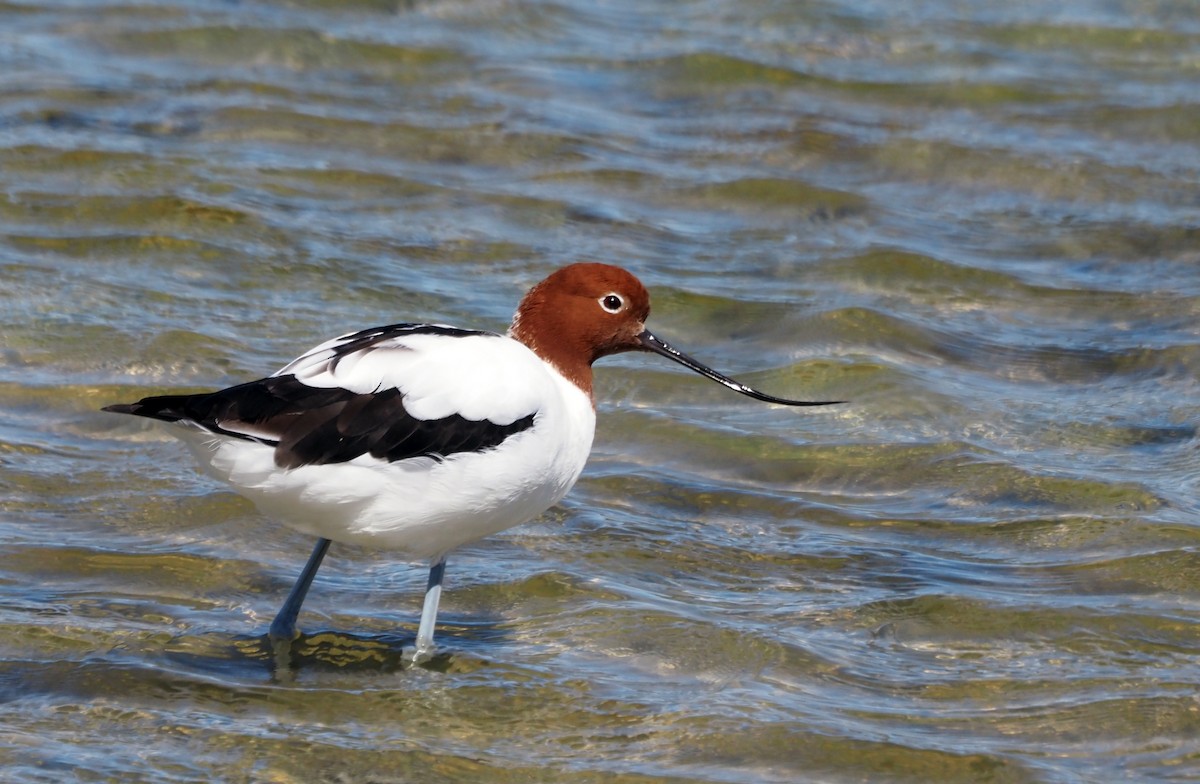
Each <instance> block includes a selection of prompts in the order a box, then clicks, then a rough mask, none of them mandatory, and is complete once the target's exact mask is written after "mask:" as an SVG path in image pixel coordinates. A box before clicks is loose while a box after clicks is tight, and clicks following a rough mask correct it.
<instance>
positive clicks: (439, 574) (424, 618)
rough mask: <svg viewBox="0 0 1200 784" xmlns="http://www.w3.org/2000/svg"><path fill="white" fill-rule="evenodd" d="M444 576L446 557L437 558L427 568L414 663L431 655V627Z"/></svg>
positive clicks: (434, 621)
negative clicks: (427, 579)
mask: <svg viewBox="0 0 1200 784" xmlns="http://www.w3.org/2000/svg"><path fill="white" fill-rule="evenodd" d="M445 576H446V559H445V557H442V558H439V559H438V560H437V562H436V563H435V564H434V565H433V566H432V567H431V568H430V569H429V583H428V584H427V586H426V588H425V606H424V607H422V608H421V623H420V625H419V626H417V643H416V646H415V647H414V650H413V652H412V657H411V658H412V661H413V663H414V664H420V663H421V662H423V661H425V660H426V659H429V658H430V657H431V656H433V648H434V645H433V627H434V625H435V624H436V623H437V613H438V602H439V601H441V598H442V578H443V577H445Z"/></svg>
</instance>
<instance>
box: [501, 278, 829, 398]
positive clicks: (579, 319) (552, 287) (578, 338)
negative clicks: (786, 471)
mask: <svg viewBox="0 0 1200 784" xmlns="http://www.w3.org/2000/svg"><path fill="white" fill-rule="evenodd" d="M649 316H650V294H649V293H648V292H647V291H646V287H645V286H643V285H642V282H641V281H640V280H638V279H637V278H635V277H634V276H633V275H632V274H630V273H629V272H626V271H625V270H623V269H621V268H620V267H614V266H611V265H609V264H588V263H580V264H571V265H569V266H566V267H563V268H562V269H560V270H558V271H557V272H555V273H554V274H552V275H551V276H550V277H548V278H546V279H545V280H543V281H542V282H541V283H539V284H537V285H536V286H534V287H533V288H532V289H530V290H529V293H528V294H526V295H525V298H524V299H523V300H521V304H520V306H519V307H518V308H517V313H516V315H515V316H514V317H513V323H512V326H511V327H509V330H508V334H509V335H510V336H512V337H513V338H515V339H516V340H519V341H520V342H522V343H524V344H525V345H526V346H528V347H529V348H530V349H532V350H533V352H534V353H535V354H537V355H538V356H539V357H541V358H542V359H543V360H545V361H546V362H549V363H550V364H551V365H553V366H554V367H555V368H556V369H557V370H558V372H560V373H562V374H563V376H565V377H566V378H567V380H569V381H571V382H573V383H574V384H575V385H576V386H578V387H579V388H580V389H582V390H583V391H584V392H585V393H587V394H588V395H589V396H591V394H592V363H593V362H595V361H596V360H597V359H600V358H601V357H606V356H608V355H610V354H620V353H621V352H623V351H651V352H653V353H655V354H658V355H660V356H664V357H666V358H667V359H670V360H672V361H673V362H678V363H679V364H681V365H683V366H684V367H686V368H688V369H689V370H692V371H694V372H696V373H699V374H700V375H702V376H705V377H706V378H710V379H712V380H713V381H716V382H717V383H719V384H722V385H724V386H726V387H729V388H730V389H732V390H734V391H735V392H739V393H741V394H743V395H748V396H749V397H753V398H755V399H757V400H764V401H767V402H769V403H780V404H782V405H788V406H822V405H828V404H829V403H832V402H837V401H822V402H805V401H800V400H788V399H786V398H781V397H775V396H774V395H768V394H765V393H763V392H759V391H758V390H756V389H752V388H750V387H748V386H746V385H745V384H742V383H741V382H739V381H734V380H733V379H732V378H729V377H728V376H725V375H722V374H721V373H718V372H717V371H715V370H713V369H712V368H710V367H708V366H707V365H705V364H703V363H701V362H699V361H697V360H695V359H692V358H691V357H689V356H688V355H687V354H684V353H683V352H682V351H679V350H678V349H676V348H674V347H673V346H671V345H670V344H669V343H667V342H666V341H663V340H660V339H659V338H657V337H655V336H654V335H653V334H652V333H651V332H650V330H648V329H646V319H647V318H648V317H649Z"/></svg>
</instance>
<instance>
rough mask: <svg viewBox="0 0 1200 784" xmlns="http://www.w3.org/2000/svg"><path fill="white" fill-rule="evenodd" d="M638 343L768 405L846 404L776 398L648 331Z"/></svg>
mask: <svg viewBox="0 0 1200 784" xmlns="http://www.w3.org/2000/svg"><path fill="white" fill-rule="evenodd" d="M638 342H639V343H641V345H642V348H644V349H645V350H646V351H653V352H654V353H655V354H660V355H662V356H664V357H666V358H667V359H671V360H674V361H676V362H678V363H679V364H681V365H683V366H684V367H685V368H688V369H689V370H694V371H695V372H697V373H699V374H700V375H702V376H704V377H705V378H711V379H712V380H713V381H716V382H717V383H718V384H722V385H724V386H727V387H729V388H730V389H732V390H733V391H734V392H740V393H742V394H743V395H746V396H747V397H752V398H754V399H755V400H764V401H766V402H768V403H778V404H779V405H781V406H832V405H836V404H838V403H842V402H845V401H842V400H820V401H811V400H788V399H787V398H783V397H775V396H774V395H768V394H767V393H765V392H759V391H758V390H757V389H754V388H753V387H748V386H746V385H745V384H743V383H742V382H740V381H734V380H733V379H732V378H730V377H729V376H725V375H722V374H720V373H718V372H717V371H715V370H713V369H712V368H710V367H709V366H708V365H704V364H701V363H700V362H697V361H696V360H694V359H692V358H691V357H689V356H688V355H687V354H684V353H683V352H682V351H680V350H679V349H677V348H675V347H674V346H672V345H671V344H670V343H667V342H666V341H663V340H659V339H658V338H656V337H655V336H654V335H653V334H651V332H650V330H648V329H647V330H643V331H642V333H641V334H640V335H638Z"/></svg>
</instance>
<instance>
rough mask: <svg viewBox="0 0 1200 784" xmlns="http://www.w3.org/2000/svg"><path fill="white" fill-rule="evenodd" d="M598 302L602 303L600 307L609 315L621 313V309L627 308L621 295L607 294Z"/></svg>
mask: <svg viewBox="0 0 1200 784" xmlns="http://www.w3.org/2000/svg"><path fill="white" fill-rule="evenodd" d="M597 302H599V303H600V307H602V308H604V309H605V310H606V311H607V312H609V313H620V312H621V308H623V307H625V300H623V299H621V295H619V294H617V293H615V292H610V293H608V294H605V295H604V296H603V297H601V298H600V299H599V300H597Z"/></svg>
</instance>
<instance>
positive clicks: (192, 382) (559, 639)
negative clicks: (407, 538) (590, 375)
mask: <svg viewBox="0 0 1200 784" xmlns="http://www.w3.org/2000/svg"><path fill="white" fill-rule="evenodd" d="M1043 6H1044V7H1043ZM1198 71H1200V17H1197V16H1196V15H1195V8H1194V5H1193V4H1192V3H1191V2H1188V1H1186V0H1180V1H1179V2H1169V1H1168V0H1160V1H1156V0H1143V1H1141V2H1135V1H1134V0H1128V1H1126V2H1120V1H1119V0H1114V1H1111V2H1099V0H1096V1H1094V2H1089V1H1088V0H1066V1H1065V2H1063V3H1057V4H1049V5H1047V4H1034V3H1006V4H996V3H992V2H971V1H970V0H958V1H955V0H928V2H920V3H890V2H849V1H848V0H842V1H840V2H839V1H838V0H828V2H799V3H797V2H759V1H758V0H749V1H746V2H738V3H722V2H707V1H701V0H696V1H695V2H672V3H665V2H651V3H646V2H639V3H633V2H621V1H620V0H618V1H617V2H611V3H602V4H593V3H585V2H578V1H577V0H563V1H562V2H558V3H511V2H486V1H481V2H443V3H439V2H429V3H420V2H418V3H398V2H394V1H389V2H384V1H383V0H358V1H357V2H330V1H328V0H295V1H294V2H282V1H281V2H275V3H270V2H243V3H227V2H219V1H218V0H163V1H162V2H152V3H151V2H145V3H137V2H70V1H68V0H62V1H60V2H37V3H22V2H11V1H10V2H2V1H0V280H2V281H3V285H2V286H0V483H2V486H3V489H2V492H0V537H2V541H3V543H4V551H5V557H4V558H3V559H2V560H0V629H3V631H4V634H3V637H2V639H3V642H2V643H0V769H2V770H3V771H4V778H5V779H8V780H13V781H54V782H58V781H62V780H63V779H64V778H65V777H74V778H76V779H78V780H86V781H122V782H128V781H145V782H158V781H162V782H166V781H170V782H176V781H214V780H220V781H272V782H284V781H334V782H400V781H410V780H412V781H418V780H419V781H422V782H505V781H513V782H516V781H521V782H528V781H544V782H622V784H632V783H633V782H639V783H640V782H667V781H670V782H682V781H697V782H750V781H755V782H793V781H820V782H858V781H870V782H877V781H896V782H929V781H939V782H980V781H984V782H1084V781H1096V782H1111V781H1117V780H1121V781H1195V780H1200V745H1198V743H1200V699H1198V697H1197V693H1198V688H1200V661H1198V658H1197V656H1198V654H1200V640H1198V636H1197V622H1198V621H1200V527H1198V525H1197V521H1198V520H1200V509H1198V505H1197V502H1196V500H1195V499H1196V495H1197V489H1198V485H1200V469H1198V468H1197V461H1196V457H1195V447H1196V441H1197V434H1196V421H1197V414H1198V406H1197V401H1200V386H1198V384H1197V371H1200V337H1198V328H1197V316H1198V315H1200V196H1198V194H1200V154H1198V153H1200V149H1198V148H1200V143H1198V140H1200V102H1198V100H1197V96H1198V95H1200V91H1198V90H1197V74H1198ZM580 258H584V259H591V260H599V261H606V262H611V263H619V264H622V265H624V266H627V267H629V268H630V269H631V270H633V271H634V272H636V273H637V274H638V275H639V276H641V277H642V278H643V280H645V281H646V282H647V284H648V285H649V286H650V288H651V291H652V293H653V296H654V302H655V311H654V315H653V317H652V327H653V328H654V329H655V331H656V332H658V333H659V334H661V335H662V336H664V337H666V338H667V339H669V340H671V341H672V342H674V343H676V344H677V345H679V346H680V347H682V348H684V349H685V350H687V351H689V352H690V353H692V354H694V355H696V356H698V357H700V358H702V359H704V360H706V361H708V362H709V363H711V364H713V365H714V366H716V367H718V368H721V369H723V370H726V371H728V372H730V373H733V374H735V375H738V376H739V377H740V378H743V379H744V380H746V381H748V382H750V383H753V384H755V385H756V386H759V387H761V388H764V389H766V390H768V391H771V392H774V393H777V394H781V395H786V396H792V397H801V396H808V397H817V398H824V399H828V398H831V397H832V398H837V399H845V400H847V401H849V402H848V403H847V404H846V405H843V406H839V407H836V408H829V409H815V410H806V411H795V410H788V409H783V408H777V407H771V406H765V405H761V404H758V403H754V402H752V401H748V400H746V399H743V398H740V397H737V396H735V395H731V394H729V393H728V392H727V391H726V390H722V389H721V388H719V387H717V386H715V385H712V384H708V383H705V382H703V381H701V380H699V379H698V378H697V377H694V376H691V375H690V374H686V373H684V372H682V371H680V370H678V369H677V368H675V367H674V366H667V363H665V362H663V361H660V360H658V359H656V358H653V357H621V358H617V359H613V360H605V361H604V362H603V363H602V365H601V367H600V368H599V369H598V374H597V397H598V409H599V427H598V433H597V443H596V448H595V451H594V454H593V458H592V461H591V463H590V464H589V467H588V469H587V471H586V473H585V475H584V478H583V479H582V480H581V481H580V483H579V485H578V486H577V487H576V489H575V491H574V492H573V493H572V494H571V495H570V496H569V497H568V499H567V501H566V502H564V503H563V504H562V505H561V506H560V507H558V508H556V509H554V510H552V511H551V512H549V513H547V514H546V515H545V516H544V517H543V518H542V519H540V520H539V521H537V522H535V523H533V524H530V525H527V526H524V527H522V528H519V529H515V530H513V531H511V532H509V533H507V534H505V535H502V536H498V537H495V538H493V539H491V540H488V541H485V542H482V543H480V544H478V545H476V546H474V547H471V548H469V549H467V550H464V551H462V552H460V553H457V554H455V556H454V557H453V558H452V559H451V561H450V566H449V573H448V586H447V593H446V596H445V598H444V600H443V611H442V616H441V620H442V622H443V623H442V626H441V628H440V631H439V634H440V639H441V641H442V643H443V644H444V646H445V654H444V655H443V656H441V657H439V658H438V659H437V660H435V661H434V662H433V663H432V664H431V665H430V666H429V667H426V668H418V669H415V670H414V669H405V668H404V667H403V666H402V665H401V662H400V649H401V648H402V646H403V645H404V644H406V643H407V642H409V641H410V640H411V638H412V636H413V634H414V633H415V624H416V619H417V614H418V612H419V604H420V593H421V589H422V587H423V582H424V574H423V572H422V570H421V569H419V568H415V567H412V566H410V565H407V564H403V563H396V562H393V561H392V560H390V559H389V558H388V557H387V556H386V555H380V554H374V553H369V552H363V551H358V550H354V549H352V548H347V547H336V546H335V548H334V549H333V550H332V552H331V556H330V558H329V559H328V560H327V562H326V565H325V567H324V568H323V570H322V572H321V575H320V576H319V577H318V580H317V583H316V585H315V587H314V589H313V592H312V594H311V595H310V598H309V600H308V602H307V604H306V610H305V613H304V614H303V615H302V616H301V625H302V627H303V628H304V630H305V631H306V633H307V636H306V637H305V638H304V639H303V641H302V643H301V645H300V646H299V649H298V650H297V656H296V662H295V665H296V666H295V667H294V668H293V669H292V670H291V671H285V672H273V668H272V663H271V657H270V656H269V655H268V654H267V650H266V647H265V643H264V640H263V635H264V633H265V631H266V627H267V624H268V623H269V621H270V618H271V616H272V615H273V613H274V612H275V610H276V609H277V606H278V605H279V603H280V602H281V601H282V599H283V596H284V594H285V593H286V590H287V587H288V586H289V585H290V583H291V581H292V579H293V578H294V577H295V575H296V573H297V572H298V570H299V568H300V566H301V564H302V563H303V560H304V558H305V557H306V556H307V554H308V551H309V549H310V547H311V542H310V541H308V540H306V539H305V538H304V537H303V536H300V535H298V534H295V533H292V532H290V531H288V530H287V529H283V528H281V527H279V526H277V525H275V524H273V523H271V522H269V521H267V520H264V519H263V518H262V517H260V516H259V515H258V514H257V513H256V512H255V510H254V509H253V508H252V507H251V506H250V505H249V504H247V503H246V502H244V501H242V500H241V499H240V498H238V497H237V496H235V495H233V494H232V493H230V492H228V491H226V490H225V489H224V488H222V487H219V486H217V485H214V484H213V483H211V482H209V481H208V480H206V479H204V478H203V477H201V476H199V475H198V474H197V473H196V472H195V471H194V468H193V466H192V465H191V463H190V460H189V458H188V455H187V454H186V453H185V451H184V449H183V447H182V446H181V445H179V444H178V443H177V442H175V441H173V440H172V439H171V438H170V437H169V436H168V435H166V434H165V433H164V431H162V430H160V429H157V428H155V427H152V426H143V425H141V424H139V423H137V422H133V421H130V420H127V419H123V418H120V417H115V416H112V415H108V414H103V413H100V412H99V411H98V410H97V409H98V408H99V407H100V406H101V405H104V404H107V403H111V402H116V401H125V400H131V399H136V398H137V397H139V396H142V395H145V394H153V393H157V392H161V391H166V390H174V389H203V388H212V387H216V386H220V385H227V384H231V383H236V382H239V381H244V380H248V379H251V378H255V377H258V376H259V375H261V374H263V373H265V372H268V371H270V370H273V369H274V368H275V367H278V366H279V365H281V364H282V363H283V362H285V361H286V360H288V359H289V358H291V357H292V356H294V355H295V354H297V353H299V352H300V351H302V350H303V349H305V348H307V347H309V346H311V345H314V344H315V343H316V342H319V341H320V340H323V339H324V338H326V337H329V336H331V335H334V334H339V333H341V332H344V331H347V330H351V329H356V328H359V327H363V326H369V325H373V324H378V323H389V322H394V321H400V320H431V321H441V322H449V323H455V324H461V325H464V326H476V327H484V328H493V329H502V328H503V327H504V325H505V324H506V322H507V319H508V317H509V316H510V315H511V311H512V308H513V307H514V305H515V303H516V301H517V299H518V298H519V297H520V295H521V294H522V293H523V291H524V290H525V289H526V288H527V287H528V286H529V285H531V284H532V283H534V282H536V281H537V280H539V279H540V278H541V277H543V276H544V275H545V274H546V273H547V272H548V271H549V270H551V269H553V268H555V267H556V266H559V265H561V264H563V263H566V262H568V261H572V260H575V259H580Z"/></svg>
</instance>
